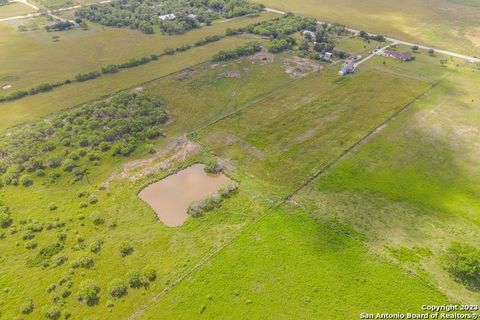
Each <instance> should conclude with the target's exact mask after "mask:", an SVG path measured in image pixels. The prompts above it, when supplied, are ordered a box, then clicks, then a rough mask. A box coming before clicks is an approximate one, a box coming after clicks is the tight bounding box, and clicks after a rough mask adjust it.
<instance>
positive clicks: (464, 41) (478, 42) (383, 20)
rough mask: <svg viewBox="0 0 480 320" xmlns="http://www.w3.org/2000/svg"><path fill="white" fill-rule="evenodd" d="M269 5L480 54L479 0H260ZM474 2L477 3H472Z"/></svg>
mask: <svg viewBox="0 0 480 320" xmlns="http://www.w3.org/2000/svg"><path fill="white" fill-rule="evenodd" d="M258 2H259V3H263V4H265V5H266V6H268V7H272V8H276V9H280V10H283V11H290V12H294V13H298V14H301V15H305V16H313V17H316V18H318V19H319V20H322V21H327V22H336V23H342V24H345V25H348V26H351V27H353V28H357V29H365V30H367V31H370V32H376V33H382V34H386V35H388V36H391V37H397V38H399V39H402V40H406V41H414V42H418V43H422V44H425V45H430V46H434V47H438V48H442V49H447V50H453V51H459V52H462V53H468V54H472V55H477V56H478V55H480V37H479V35H480V22H479V21H480V7H478V5H474V4H478V1H447V0H428V1H423V0H407V1H400V2H399V1H394V0H386V1H379V0H368V1H353V0H341V1H338V0H300V1H299V0H265V1H263V0H258ZM472 4H473V5H472Z"/></svg>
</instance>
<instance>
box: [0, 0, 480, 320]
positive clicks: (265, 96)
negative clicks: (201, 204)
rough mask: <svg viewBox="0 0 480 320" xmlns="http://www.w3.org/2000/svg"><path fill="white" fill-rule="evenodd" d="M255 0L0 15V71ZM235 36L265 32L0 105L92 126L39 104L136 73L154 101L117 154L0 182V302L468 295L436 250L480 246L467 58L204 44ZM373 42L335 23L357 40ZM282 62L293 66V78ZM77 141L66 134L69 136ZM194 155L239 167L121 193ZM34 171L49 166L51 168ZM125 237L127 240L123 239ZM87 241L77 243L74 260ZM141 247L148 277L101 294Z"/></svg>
mask: <svg viewBox="0 0 480 320" xmlns="http://www.w3.org/2000/svg"><path fill="white" fill-rule="evenodd" d="M411 1H413V0H411ZM311 3H312V6H313V4H314V3H315V2H314V1H312V2H311ZM462 3H463V2H462ZM463 5H464V4H461V6H463ZM368 7H369V6H366V8H368ZM306 8H308V5H307V6H306ZM329 10H333V9H329ZM363 10H365V9H363ZM327 12H328V11H327ZM311 13H312V14H315V11H313V10H311ZM347 13H348V12H347ZM274 16H276V15H274V14H270V13H265V14H262V15H261V16H260V17H256V18H240V19H235V20H231V21H228V22H218V23H215V24H214V25H213V26H212V27H208V28H203V29H200V30H193V31H191V32H188V33H186V34H184V35H181V36H172V37H168V36H163V35H159V34H155V35H151V36H147V35H143V34H140V33H138V32H135V31H132V30H126V29H110V28H105V29H104V28H101V27H99V26H96V25H91V28H90V30H88V31H80V30H72V31H68V32H66V33H61V34H60V41H59V42H56V43H54V42H52V41H51V35H52V34H47V33H46V32H44V31H43V30H42V29H40V30H37V31H31V32H26V33H18V32H17V31H16V30H15V27H14V25H11V24H8V25H7V24H5V25H3V24H2V25H1V27H0V35H2V33H3V35H5V36H4V37H1V36H0V49H5V50H6V51H5V52H4V51H3V50H0V59H1V61H12V65H9V64H6V68H5V69H3V68H2V69H1V71H0V72H1V74H0V78H1V79H3V80H2V81H3V82H5V81H11V82H12V83H13V84H14V85H15V88H27V87H29V86H31V85H33V84H37V83H38V82H44V81H53V80H59V79H60V80H61V79H64V78H66V77H72V75H74V74H75V73H78V72H87V71H93V70H98V69H99V68H100V67H101V66H103V65H106V64H108V63H118V62H122V61H125V60H127V59H128V58H130V57H138V56H141V55H145V54H151V53H158V52H161V51H162V50H163V49H164V48H166V47H176V46H179V45H181V44H184V43H192V42H194V41H195V40H196V39H199V38H203V37H205V36H206V35H208V34H222V33H223V32H224V31H225V29H226V28H228V27H238V26H242V25H246V24H250V23H252V22H254V21H260V20H263V19H269V18H272V17H274ZM37 21H40V23H41V20H37ZM369 30H370V29H369ZM109 37H111V40H109V42H108V43H107V41H106V39H108V38H109ZM252 39H256V40H258V41H264V40H262V39H260V38H259V37H257V36H251V35H239V36H232V37H227V38H224V39H222V40H220V41H217V42H213V43H210V44H208V45H205V46H202V47H195V48H192V49H191V50H189V51H186V52H181V53H176V54H175V55H173V56H163V57H160V58H159V60H158V61H152V62H150V63H148V64H145V65H142V66H138V67H135V68H131V69H126V70H122V71H121V72H119V73H116V74H109V75H103V76H101V77H99V78H97V79H95V80H91V81H86V82H81V83H73V84H68V85H65V86H62V87H59V88H55V89H54V90H52V91H49V92H47V93H42V94H38V95H33V96H27V97H25V98H22V99H19V100H17V101H12V102H8V103H2V104H1V105H0V130H5V131H4V132H3V133H2V135H0V139H7V138H8V137H13V138H15V137H16V136H15V134H17V133H20V131H17V130H21V127H20V128H12V127H14V126H21V125H22V124H24V123H26V122H35V124H36V127H35V128H36V130H38V132H37V131H36V132H37V135H35V136H34V135H33V134H32V136H33V137H36V138H38V139H41V138H42V137H43V134H46V133H45V132H44V131H43V130H46V129H45V127H49V126H50V125H49V124H50V123H51V124H52V126H55V127H56V128H57V126H58V130H64V131H69V130H70V129H71V127H70V129H68V128H67V127H68V126H73V128H75V126H76V124H81V125H85V128H88V127H87V124H88V125H92V127H90V128H95V126H96V127H97V128H96V129H98V131H100V130H105V131H109V130H110V129H111V128H108V127H104V126H103V125H99V124H98V123H100V122H97V123H94V122H93V121H92V122H91V123H90V121H91V119H90V118H89V116H88V115H85V116H84V117H81V118H76V120H75V121H72V123H70V122H68V121H67V119H65V118H63V120H62V121H58V120H59V118H58V115H61V114H62V110H64V109H68V108H76V107H77V106H78V105H79V104H81V103H83V102H86V101H95V100H97V99H101V98H102V99H103V98H106V97H109V96H110V95H111V94H112V93H114V92H116V91H119V90H130V89H132V88H137V89H139V87H141V89H142V91H143V92H144V93H145V94H148V95H152V96H159V97H161V98H162V99H163V101H164V103H165V109H166V111H167V113H168V118H169V121H168V122H167V123H166V124H162V129H163V130H164V131H163V134H162V135H160V137H156V138H150V140H148V143H147V142H145V139H143V138H142V136H141V135H138V136H133V135H132V136H130V135H129V133H126V132H123V133H121V134H120V133H118V135H121V136H122V137H124V139H127V138H126V137H128V143H130V144H134V145H136V146H137V148H136V149H135V151H133V153H132V154H130V155H129V156H126V157H121V156H112V155H111V151H106V152H104V153H101V156H100V159H99V160H98V161H95V162H93V161H91V160H87V158H88V157H89V156H90V153H88V155H89V156H88V157H84V158H83V159H82V158H81V159H77V160H75V161H77V162H78V163H79V164H80V165H81V166H85V167H86V169H87V171H86V176H85V177H84V178H83V179H82V180H80V181H77V182H75V181H73V180H71V179H72V178H73V174H74V173H73V172H72V173H69V172H68V170H67V171H66V170H65V163H64V164H63V165H62V167H61V168H57V169H55V168H45V170H44V171H45V172H46V173H47V175H46V176H42V175H39V174H38V170H37V171H32V172H27V173H26V175H31V176H34V179H33V181H34V182H33V185H31V186H27V187H25V186H11V185H5V186H3V185H2V186H1V188H0V200H1V202H0V210H3V211H5V209H3V207H2V206H8V207H9V208H10V215H11V217H12V218H13V225H8V224H5V214H4V212H3V211H0V214H2V215H1V216H0V218H2V228H1V229H0V265H2V272H1V274H0V288H1V289H2V290H0V318H2V319H3V318H5V319H17V318H18V319H25V320H28V319H44V318H46V311H47V310H48V309H49V308H51V307H52V306H54V307H56V308H58V309H59V310H60V311H61V318H66V315H68V314H70V313H71V316H70V319H125V318H127V317H129V316H131V318H130V319H159V318H161V319H197V318H202V317H203V318H206V319H226V318H229V319H230V318H231V319H244V318H254V319H257V318H258V319H265V318H266V319H316V318H320V319H358V318H359V315H360V313H362V312H365V313H377V312H417V313H424V312H422V310H421V306H422V305H424V304H428V305H441V304H444V303H451V302H462V303H473V304H475V303H479V301H480V295H479V293H478V292H473V291H469V290H467V289H466V288H465V287H464V286H463V285H461V284H459V283H457V282H455V281H454V280H453V279H452V278H451V277H450V276H449V274H448V273H447V272H446V271H445V269H444V268H443V265H442V257H443V254H444V252H445V250H446V249H447V248H448V246H449V245H450V244H451V243H452V242H453V241H461V242H464V243H468V244H470V245H473V246H480V243H479V240H478V234H479V224H480V201H479V200H478V199H479V197H480V188H479V183H478V182H479V179H480V170H479V169H478V168H480V163H479V161H480V160H478V159H479V152H478V143H477V141H478V140H479V139H480V133H479V132H478V130H477V128H478V126H479V125H480V123H479V121H480V120H479V119H480V114H479V110H480V109H479V108H478V106H479V101H480V92H479V91H478V89H477V88H478V87H479V85H480V82H479V78H478V76H479V74H480V69H479V68H478V67H477V66H474V65H471V64H465V63H462V62H461V61H458V60H455V59H450V58H448V59H446V58H445V57H443V56H440V55H433V56H431V55H429V54H427V53H426V52H425V51H419V52H418V53H416V54H415V56H416V59H415V60H414V61H411V62H408V63H403V62H399V61H396V60H394V59H391V58H385V57H373V58H372V59H370V60H368V61H367V62H365V63H363V64H361V65H360V67H359V68H358V70H357V71H356V72H355V73H354V74H352V75H348V76H343V77H342V76H339V75H338V70H339V64H333V65H328V64H326V63H323V64H322V68H323V69H322V70H320V71H319V72H316V71H315V72H311V71H310V72H306V71H305V70H306V69H302V68H307V69H308V65H309V64H311V63H314V62H312V61H305V60H299V59H297V60H294V56H293V54H294V52H293V53H292V52H285V53H281V54H277V55H273V56H272V55H269V54H267V53H265V52H261V53H259V54H257V55H255V56H253V57H252V56H251V57H246V58H242V59H236V60H232V61H228V62H218V63H213V62H210V61H209V60H210V59H211V57H212V56H213V55H214V54H215V53H217V52H218V51H220V50H223V49H232V48H234V47H236V46H238V45H239V44H243V43H245V42H247V41H251V40H252ZM125 43H128V45H125ZM82 45H83V46H84V47H82ZM12 46H17V47H15V48H12ZM365 46H366V47H365ZM374 46H376V44H375V43H374V42H372V43H370V44H368V43H364V42H363V41H361V40H358V39H344V40H341V41H340V42H339V43H338V47H339V48H340V49H342V50H346V51H349V52H350V53H353V54H362V55H363V54H365V53H366V52H368V51H370V50H371V49H372V48H373V47H374ZM35 48H37V50H36V51H35ZM55 48H56V49H59V48H61V49H62V50H54V49H55ZM75 49H76V50H75ZM398 49H399V50H410V48H404V47H399V48H398ZM32 51H33V52H32ZM53 53H56V54H57V55H58V57H56V58H51V55H52V54H53ZM16 54H17V55H16ZM22 54H23V55H22ZM2 55H3V56H2ZM17 56H20V57H21V58H18V60H21V61H22V62H23V64H22V63H20V62H18V61H17V60H16V59H15V57H17ZM4 58H8V59H7V60H5V59H4ZM33 61H47V63H38V64H34V63H33ZM75 61H79V63H78V64H76V63H75ZM295 61H297V62H295ZM299 61H300V62H299ZM296 63H297V64H296ZM302 63H303V65H302ZM295 64H296V66H295V68H293V69H292V65H295ZM32 65H33V67H32ZM306 66H307V67H306ZM292 70H293V71H295V72H300V73H301V72H305V74H304V75H303V77H298V78H294V77H292V76H291V74H292ZM302 70H303V71H302ZM33 79H35V81H33ZM29 81H30V82H29ZM3 82H2V83H3ZM127 110H128V109H127ZM52 113H53V115H52ZM128 115H130V113H128ZM136 120H137V119H133V118H132V123H134V124H137V123H138V122H133V121H136ZM115 121H117V119H115ZM121 121H122V120H121V119H118V122H121ZM123 121H125V120H124V118H123ZM66 122H68V124H65V123H66ZM137 127H138V125H137ZM118 128H121V126H118ZM116 129H117V128H116ZM57 132H60V131H57ZM75 132H76V133H77V132H81V131H75ZM142 133H143V131H142ZM4 134H5V135H7V138H6V137H5V136H3V135H4ZM47 136H48V134H47ZM78 136H79V137H80V138H82V136H81V133H78ZM13 138H12V140H15V139H13ZM94 138H95V137H92V139H94ZM88 139H90V137H88ZM88 139H87V140H88ZM53 140H55V139H52V141H53ZM55 141H57V142H56V143H57V144H56V145H55V146H53V149H48V150H47V149H45V150H47V151H45V153H48V154H47V155H45V156H46V157H50V156H55V155H65V157H67V156H68V157H69V159H73V157H72V154H67V153H68V152H67V150H70V149H67V147H68V148H70V147H71V144H72V141H69V140H68V139H65V140H61V141H60V139H57V140H55ZM78 141H82V139H78ZM78 141H77V140H75V142H73V143H77V142H78ZM78 143H79V145H78V146H76V145H75V146H73V147H72V148H76V147H78V148H79V151H82V150H84V151H85V152H87V151H86V149H87V148H89V146H88V147H85V146H82V143H81V142H78ZM88 143H91V141H90V140H88V141H87V144H88ZM196 144H198V145H196ZM175 145H176V147H172V146H175ZM192 146H194V147H192ZM49 147H51V146H49ZM20 148H24V147H23V146H20ZM197 148H198V149H197ZM152 149H154V150H156V151H158V152H157V153H155V154H152V152H151V150H152ZM22 150H23V149H22ZM195 150H196V151H195ZM89 152H90V151H89ZM102 152H103V151H102ZM2 156H3V154H2ZM213 157H218V159H219V160H220V163H221V164H222V165H223V167H224V170H225V173H226V174H227V175H228V176H230V177H231V178H232V179H234V180H236V181H238V182H239V185H240V189H239V192H238V193H236V194H234V195H232V196H231V197H229V198H226V199H225V200H224V201H223V202H222V204H221V206H220V207H218V208H215V209H214V210H213V211H211V212H208V213H206V214H204V215H203V216H201V217H198V218H189V219H188V220H187V222H186V223H185V224H184V225H183V226H181V227H178V228H168V227H166V226H164V225H163V224H162V223H161V222H159V221H158V219H157V218H156V216H155V214H154V212H153V211H152V210H151V208H150V207H149V206H148V205H147V204H146V203H144V202H143V201H141V200H140V199H139V198H138V196H137V194H138V192H139V191H140V190H142V188H143V187H145V186H146V185H148V184H150V183H152V182H155V181H158V180H160V179H162V178H164V177H166V176H167V175H169V174H172V173H174V172H176V171H177V170H180V169H182V168H185V167H187V166H189V165H191V164H193V163H197V162H206V161H208V160H210V159H212V158H213ZM4 159H9V158H8V155H7V156H5V157H3V158H0V172H1V173H2V177H3V171H1V170H3V167H2V166H3V165H4V161H3V160H4ZM27 162H31V161H27ZM29 164H30V163H21V165H25V167H26V168H28V165H29ZM160 164H161V166H160ZM6 165H10V164H6ZM151 166H156V168H157V169H158V170H154V171H153V172H150V171H149V170H147V169H150V167H151ZM8 168H9V169H11V167H8ZM26 170H27V169H26ZM51 172H61V176H60V178H58V180H56V181H54V182H51V176H50V173H51ZM142 172H143V174H140V173H142ZM22 174H25V172H23V173H22ZM138 174H140V175H138ZM2 180H3V179H2ZM19 180H20V181H21V179H19ZM5 184H7V182H5ZM85 192H88V193H89V194H91V195H93V196H94V198H95V199H97V200H98V202H95V201H90V202H88V201H89V200H90V199H91V198H90V197H85V196H84V193H85ZM39 226H41V227H42V228H39ZM31 229H33V230H35V232H33V231H32V232H29V231H28V230H31ZM32 234H33V239H29V238H30V237H32ZM65 237H66V238H65ZM61 239H63V240H61ZM100 240H101V241H103V244H101V245H100V247H101V249H100V250H99V251H98V250H96V249H98V241H100ZM124 241H128V242H129V244H130V245H131V246H132V247H133V252H132V253H131V254H130V255H127V256H122V254H121V252H120V245H121V243H122V242H124ZM59 242H61V243H63V246H62V247H61V249H60V252H53V253H52V250H53V249H52V245H54V244H55V243H59ZM32 243H35V244H36V246H32ZM42 249H43V250H42ZM46 249H49V250H46ZM45 252H46V253H45ZM50 253H52V258H51V259H49V258H47V259H46V260H42V259H44V257H45V255H48V254H50ZM59 257H65V258H66V260H65V259H63V260H61V259H60V260H59V259H58V258H59ZM86 257H89V258H91V259H92V262H90V264H89V265H84V266H83V267H82V266H81V263H80V262H78V261H80V259H81V258H86ZM84 260H85V259H84ZM32 261H33V262H35V263H33V262H32ZM55 261H61V263H58V265H57V263H55ZM77 262H78V263H77ZM79 263H80V266H79ZM147 266H149V267H153V268H154V269H155V270H156V273H157V276H156V279H155V280H154V281H152V282H150V283H149V285H148V286H146V287H142V288H137V289H135V288H131V287H128V289H127V292H128V293H127V295H125V296H123V297H122V298H119V299H115V298H113V297H112V296H111V295H110V294H109V283H110V282H111V280H113V279H115V278H119V279H121V280H122V281H123V282H124V283H126V281H127V274H128V273H130V272H132V271H141V270H143V269H144V268H146V267H147ZM86 280H92V281H94V282H95V283H96V284H97V285H98V287H99V292H98V297H99V298H98V300H96V301H93V303H92V305H87V304H85V303H82V302H80V301H79V300H78V298H77V296H78V293H79V291H80V289H81V288H80V287H81V283H82V282H83V281H86ZM32 283H34V284H35V285H32ZM30 299H31V301H32V304H29V303H28V302H29V300H30ZM25 305H33V311H32V312H31V313H30V314H22V310H25V307H24V306H25ZM61 318H57V319H61ZM67 318H68V317H67Z"/></svg>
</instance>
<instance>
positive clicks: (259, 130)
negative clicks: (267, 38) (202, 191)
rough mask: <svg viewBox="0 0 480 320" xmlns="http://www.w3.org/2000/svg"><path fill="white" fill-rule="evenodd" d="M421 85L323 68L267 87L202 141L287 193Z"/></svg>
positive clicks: (422, 85) (203, 135) (374, 74)
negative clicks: (274, 88) (265, 94)
mask: <svg viewBox="0 0 480 320" xmlns="http://www.w3.org/2000/svg"><path fill="white" fill-rule="evenodd" d="M426 87H427V86H426V84H425V83H422V82H420V81H417V80H412V79H407V78H401V77H397V76H392V75H390V74H388V73H379V72H375V71H371V70H363V71H362V72H360V73H359V74H357V75H356V76H355V77H349V78H346V77H341V76H338V75H337V69H336V68H333V69H327V70H325V71H324V72H321V73H320V74H313V75H311V76H309V77H306V78H304V79H302V80H297V81H295V82H294V83H293V84H292V85H291V86H288V87H285V88H282V89H281V90H277V91H274V92H272V94H270V95H269V96H268V97H266V98H264V99H263V100H261V101H259V102H258V103H256V104H255V105H252V106H250V107H249V108H247V109H245V110H243V111H241V112H239V113H238V114H235V115H234V116H232V117H230V118H228V119H225V120H224V121H221V122H219V123H217V124H214V125H212V126H211V127H209V128H207V129H206V130H204V131H203V132H201V133H200V134H199V139H200V141H201V142H202V144H204V145H206V146H207V148H210V149H211V150H212V151H213V152H214V153H215V154H217V155H219V156H221V157H224V158H227V159H230V160H231V161H233V162H234V163H235V164H237V165H238V166H240V167H242V168H244V169H245V170H247V171H248V172H250V173H252V174H254V175H255V176H256V177H258V178H260V179H264V180H265V181H268V182H269V183H271V185H272V188H278V187H280V186H281V189H282V192H281V193H282V194H284V195H287V194H289V193H290V192H292V191H294V190H295V189H296V188H298V187H300V186H301V185H302V184H303V183H305V182H306V181H307V180H308V178H309V177H310V176H311V175H313V174H314V173H316V172H318V171H319V170H322V169H324V168H325V167H326V166H327V165H328V164H329V163H330V162H331V161H332V160H333V159H335V158H336V157H338V156H339V155H340V154H341V153H342V152H343V151H344V150H347V149H348V148H350V147H351V146H352V145H353V144H354V143H355V142H356V141H358V140H359V139H361V138H362V137H363V136H364V135H365V134H367V133H368V132H369V131H370V130H373V129H374V128H375V127H376V126H378V125H380V124H381V123H382V122H383V121H384V120H385V119H386V118H388V117H389V116H390V115H391V114H393V113H394V112H395V111H397V110H399V109H401V108H402V107H403V106H404V105H405V104H407V103H409V102H410V101H411V100H412V99H414V98H415V97H416V96H417V95H418V94H420V93H421V92H423V91H424V90H425V89H426ZM393 88H396V89H395V90H393ZM205 90H208V88H205ZM359 119H361V120H359ZM252 159H255V161H252Z"/></svg>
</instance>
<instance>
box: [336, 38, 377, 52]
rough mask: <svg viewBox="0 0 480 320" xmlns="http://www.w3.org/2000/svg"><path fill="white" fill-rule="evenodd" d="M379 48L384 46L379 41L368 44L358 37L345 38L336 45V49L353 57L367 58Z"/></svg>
mask: <svg viewBox="0 0 480 320" xmlns="http://www.w3.org/2000/svg"><path fill="white" fill-rule="evenodd" d="M377 46H384V45H383V44H381V43H379V42H377V41H370V42H367V41H365V40H364V39H361V38H358V37H354V38H344V39H341V40H339V41H337V42H336V43H335V48H336V49H338V50H342V51H345V52H348V53H349V54H351V55H362V56H367V55H368V54H369V53H370V52H371V51H372V50H373V49H375V48H376V47H377Z"/></svg>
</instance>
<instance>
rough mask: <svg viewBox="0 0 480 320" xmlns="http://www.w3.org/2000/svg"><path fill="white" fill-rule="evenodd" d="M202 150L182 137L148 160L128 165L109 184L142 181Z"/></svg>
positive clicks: (112, 177)
mask: <svg viewBox="0 0 480 320" xmlns="http://www.w3.org/2000/svg"><path fill="white" fill-rule="evenodd" d="M200 149H201V147H200V145H199V144H197V143H194V142H192V141H190V140H188V139H187V137H185V136H182V137H180V138H177V139H175V140H173V141H172V142H171V143H169V144H168V145H167V146H166V147H165V148H163V149H162V150H160V151H158V152H157V153H155V154H153V155H152V156H150V157H148V158H146V159H141V160H134V161H131V162H128V163H126V164H125V165H124V166H123V169H122V171H121V172H120V173H116V174H114V175H113V176H111V177H110V178H109V179H108V181H107V183H108V182H110V181H111V180H113V179H130V180H131V181H136V180H139V179H142V178H143V177H145V176H147V175H149V174H152V173H155V172H158V171H162V170H166V169H168V168H170V167H172V166H173V164H175V163H178V162H181V161H184V160H185V159H187V157H189V156H190V155H193V154H195V153H197V152H200Z"/></svg>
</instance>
